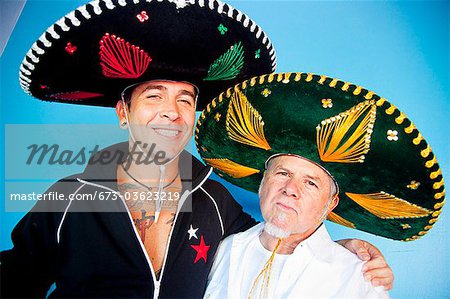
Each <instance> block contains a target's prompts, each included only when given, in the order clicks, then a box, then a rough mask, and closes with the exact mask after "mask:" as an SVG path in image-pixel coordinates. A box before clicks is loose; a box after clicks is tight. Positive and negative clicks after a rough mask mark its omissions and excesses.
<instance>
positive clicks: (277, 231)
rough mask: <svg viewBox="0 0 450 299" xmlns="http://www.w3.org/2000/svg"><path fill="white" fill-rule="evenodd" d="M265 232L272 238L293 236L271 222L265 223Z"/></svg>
mask: <svg viewBox="0 0 450 299" xmlns="http://www.w3.org/2000/svg"><path fill="white" fill-rule="evenodd" d="M264 231H265V232H266V233H268V234H269V235H271V236H272V237H275V238H280V239H283V238H287V237H289V236H290V235H291V232H290V231H288V230H286V229H285V228H282V227H280V226H279V225H276V224H274V223H271V222H265V223H264Z"/></svg>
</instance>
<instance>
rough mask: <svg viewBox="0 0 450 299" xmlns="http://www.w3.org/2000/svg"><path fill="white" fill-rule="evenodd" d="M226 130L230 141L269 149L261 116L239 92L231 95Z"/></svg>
mask: <svg viewBox="0 0 450 299" xmlns="http://www.w3.org/2000/svg"><path fill="white" fill-rule="evenodd" d="M226 129H227V133H228V137H230V139H231V140H234V141H236V142H239V143H243V144H247V145H250V146H254V147H258V148H262V149H265V150H270V148H271V147H270V145H269V143H268V142H267V140H266V137H265V136H264V121H263V120H262V117H261V115H260V114H259V112H258V111H257V110H256V109H255V108H253V106H252V105H251V104H250V103H249V101H248V100H247V97H246V96H245V95H244V94H243V93H242V92H241V91H237V92H235V93H234V94H233V96H232V99H231V101H230V105H229V106H228V113H227V120H226Z"/></svg>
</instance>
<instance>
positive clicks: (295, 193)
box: [283, 178, 300, 199]
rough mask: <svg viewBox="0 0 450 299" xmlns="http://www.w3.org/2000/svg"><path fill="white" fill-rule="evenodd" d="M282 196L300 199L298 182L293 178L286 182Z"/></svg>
mask: <svg viewBox="0 0 450 299" xmlns="http://www.w3.org/2000/svg"><path fill="white" fill-rule="evenodd" d="M283 193H284V195H286V196H289V197H293V198H295V199H298V198H300V187H299V184H298V182H297V181H296V180H295V179H294V178H290V179H289V180H287V181H286V184H285V185H284V190H283Z"/></svg>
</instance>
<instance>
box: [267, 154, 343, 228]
mask: <svg viewBox="0 0 450 299" xmlns="http://www.w3.org/2000/svg"><path fill="white" fill-rule="evenodd" d="M331 184H332V180H331V177H330V176H329V175H328V174H327V173H326V172H325V171H324V170H323V169H321V168H320V167H318V166H317V165H315V164H313V163H311V162H309V161H307V160H304V159H301V158H298V157H293V156H280V157H276V158H274V159H273V160H272V161H271V162H270V163H269V168H268V169H267V170H266V173H265V176H264V179H263V181H262V184H261V188H260V190H259V198H260V205H261V212H262V215H263V218H264V220H265V221H266V222H269V223H271V224H273V225H274V226H276V227H278V228H280V229H282V230H283V231H286V232H290V233H291V234H308V235H309V234H310V233H313V232H314V230H315V229H316V228H317V227H318V226H319V224H320V223H321V222H322V221H323V219H322V217H324V212H325V213H327V212H328V211H326V208H327V205H328V202H329V199H330V193H331ZM336 204H337V203H334V202H333V204H332V205H331V206H330V211H331V209H332V208H334V206H335V205H336ZM325 215H326V214H325Z"/></svg>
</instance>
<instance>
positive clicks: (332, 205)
mask: <svg viewBox="0 0 450 299" xmlns="http://www.w3.org/2000/svg"><path fill="white" fill-rule="evenodd" d="M338 204H339V195H337V194H336V195H335V196H334V197H333V199H332V200H331V204H330V207H329V208H328V213H330V212H331V211H333V210H334V208H335V207H337V205H338Z"/></svg>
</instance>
